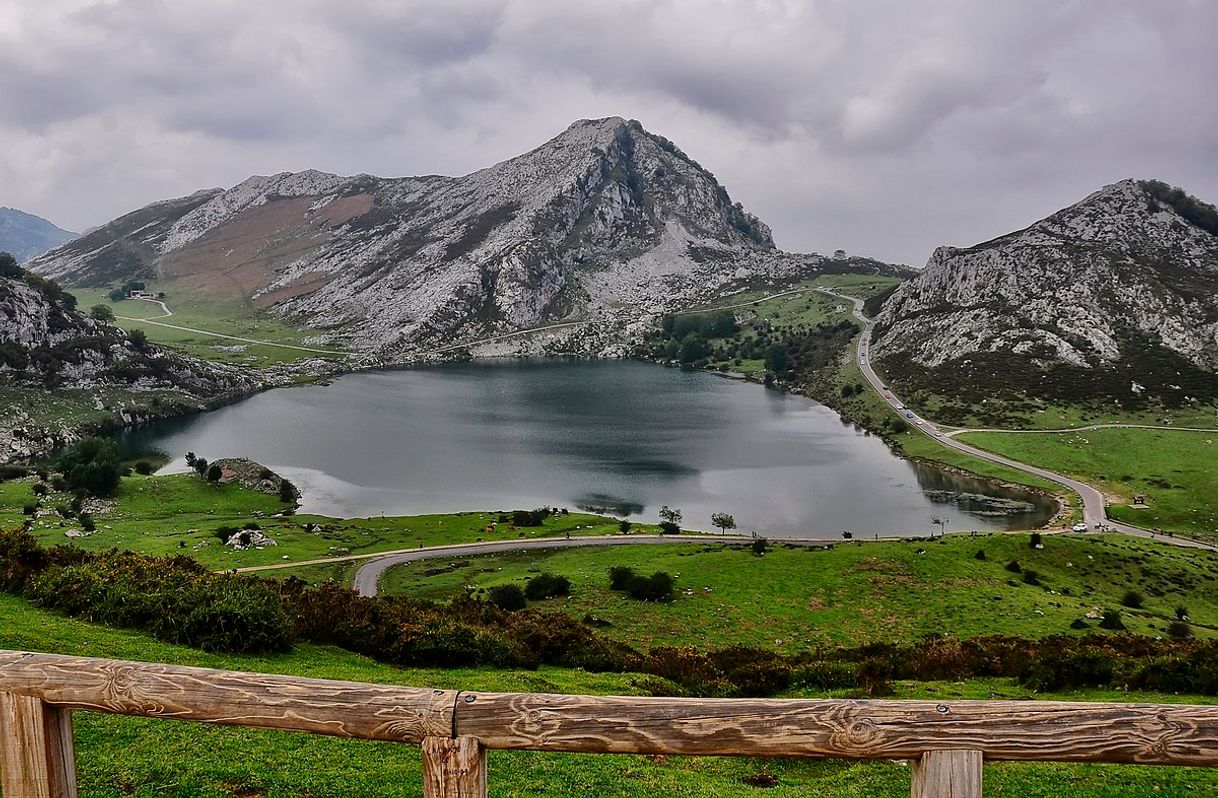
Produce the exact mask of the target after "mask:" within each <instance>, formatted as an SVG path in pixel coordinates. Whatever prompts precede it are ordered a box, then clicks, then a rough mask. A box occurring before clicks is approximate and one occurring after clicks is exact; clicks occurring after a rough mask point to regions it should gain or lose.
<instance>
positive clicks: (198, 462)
mask: <svg viewBox="0 0 1218 798" xmlns="http://www.w3.org/2000/svg"><path fill="white" fill-rule="evenodd" d="M194 468H195V471H197V472H198V474H199V476H203V475H204V474H206V473H207V458H206V457H196V458H195V466H194Z"/></svg>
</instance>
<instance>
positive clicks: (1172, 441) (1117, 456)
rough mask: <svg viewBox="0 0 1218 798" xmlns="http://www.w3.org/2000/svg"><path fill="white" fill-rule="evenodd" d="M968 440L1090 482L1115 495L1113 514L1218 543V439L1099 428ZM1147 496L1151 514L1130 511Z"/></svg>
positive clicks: (981, 436) (990, 435) (970, 437)
mask: <svg viewBox="0 0 1218 798" xmlns="http://www.w3.org/2000/svg"><path fill="white" fill-rule="evenodd" d="M959 437H960V438H961V439H962V440H964V441H966V442H968V443H971V444H973V445H974V446H978V447H980V448H983V449H988V450H990V451H993V452H997V453H999V454H1002V455H1005V456H1007V457H1013V458H1015V459H1017V460H1020V461H1022V462H1026V463H1032V464H1035V465H1039V466H1043V467H1045V468H1051V469H1053V470H1056V471H1058V472H1059V473H1063V474H1068V475H1070V476H1074V477H1077V478H1079V479H1083V480H1086V481H1088V482H1091V483H1092V484H1095V485H1096V486H1097V487H1100V488H1101V489H1102V490H1103V491H1104V492H1105V493H1107V494H1109V495H1110V496H1111V499H1110V501H1111V502H1112V504H1111V506H1110V508H1109V514H1110V515H1111V516H1112V517H1113V518H1115V519H1116V520H1118V521H1126V522H1128V523H1131V524H1135V525H1137V526H1141V527H1147V528H1150V529H1169V530H1172V531H1176V532H1184V533H1187V534H1191V535H1196V536H1198V537H1204V538H1207V539H1209V540H1218V433H1208V432H1185V431H1182V430H1142V429H1098V430H1088V431H1086V432H1064V433H1045V434H1007V433H1000V432H977V433H965V434H963V435H961V436H959ZM1135 495H1143V496H1145V497H1146V501H1147V505H1148V506H1147V507H1146V508H1145V509H1137V508H1133V507H1131V506H1129V505H1130V502H1132V500H1133V497H1134V496H1135Z"/></svg>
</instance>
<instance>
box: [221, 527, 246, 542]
mask: <svg viewBox="0 0 1218 798" xmlns="http://www.w3.org/2000/svg"><path fill="white" fill-rule="evenodd" d="M240 531H241V530H240V529H237V527H235V526H221V527H217V528H216V532H215V534H216V537H218V538H220V542H221V543H228V539H229V538H231V537H232V536H233V535H235V534H237V533H238V532H240Z"/></svg>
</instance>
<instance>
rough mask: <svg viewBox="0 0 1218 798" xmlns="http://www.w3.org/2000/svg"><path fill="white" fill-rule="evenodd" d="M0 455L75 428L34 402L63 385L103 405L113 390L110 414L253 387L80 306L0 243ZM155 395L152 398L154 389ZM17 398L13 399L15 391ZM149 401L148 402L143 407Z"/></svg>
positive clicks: (157, 409)
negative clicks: (48, 420) (48, 418)
mask: <svg viewBox="0 0 1218 798" xmlns="http://www.w3.org/2000/svg"><path fill="white" fill-rule="evenodd" d="M0 385H3V386H4V387H5V388H6V389H16V390H15V391H13V392H6V393H4V394H3V395H0V400H10V401H11V403H10V404H9V405H8V406H5V405H4V404H3V401H0V463H3V462H5V461H6V460H8V459H10V458H13V457H25V456H30V455H34V454H40V453H45V452H46V451H47V450H49V449H52V448H54V447H55V446H56V445H58V444H61V443H63V442H64V440H67V439H70V438H71V437H75V436H77V435H78V433H79V430H76V429H73V428H72V427H71V426H70V425H69V424H68V423H67V422H66V421H65V422H63V423H62V424H59V425H58V426H56V427H55V429H53V430H48V428H47V426H46V424H45V422H44V421H40V420H38V419H37V418H35V417H36V416H39V415H42V414H40V413H39V412H37V410H35V411H34V412H33V413H31V408H37V406H38V405H39V404H40V403H43V402H44V401H45V400H46V398H48V397H52V396H53V397H54V398H55V399H56V401H66V399H65V393H64V392H65V391H84V392H88V394H89V395H90V396H91V397H92V401H93V402H94V404H95V407H96V408H97V409H99V410H100V409H101V404H100V403H101V396H102V389H105V391H104V393H105V395H106V396H107V397H108V401H115V397H116V396H123V397H126V399H120V400H118V401H120V402H121V407H122V408H125V409H124V410H120V411H119V412H118V413H117V415H118V416H119V417H120V418H121V420H122V421H125V422H130V421H132V420H134V417H135V416H136V415H138V416H139V417H144V418H147V417H154V416H156V415H163V414H165V413H168V412H172V411H173V408H172V405H173V404H174V403H178V404H181V405H185V406H187V407H191V408H194V409H198V408H199V407H200V406H201V405H203V404H206V403H210V402H213V401H216V400H217V399H221V398H224V397H225V396H231V395H235V394H240V393H245V392H248V391H252V390H254V389H256V388H257V387H260V386H259V384H258V382H257V381H256V380H255V379H254V378H252V377H250V376H248V375H246V374H245V373H244V372H243V371H241V370H239V369H236V368H233V367H228V366H222V365H217V364H213V363H208V362H204V361H201V360H198V359H196V358H192V357H187V356H185V355H181V354H178V353H176V352H172V351H168V350H163V349H160V348H158V347H155V346H153V345H151V344H149V343H147V342H146V341H144V340H143V339H142V338H140V337H139V336H138V335H129V334H128V333H126V332H124V331H123V330H121V329H119V328H118V327H115V326H113V325H111V324H108V323H106V322H103V321H98V320H97V319H93V318H91V317H89V316H86V315H84V314H82V313H81V312H79V311H78V310H77V309H76V299H75V297H73V296H72V295H71V294H68V293H67V292H65V291H64V290H63V289H62V288H60V287H59V286H58V285H57V284H56V283H54V282H52V281H50V280H46V279H44V278H42V277H39V276H37V275H34V274H29V273H25V272H23V271H22V270H21V268H20V267H19V266H17V262H16V260H15V259H14V258H13V257H12V256H10V255H8V254H7V253H3V252H0ZM154 397H155V398H154ZM14 399H16V400H18V401H12V400H14ZM150 406H152V407H154V409H153V410H151V411H150V410H149V407H150Z"/></svg>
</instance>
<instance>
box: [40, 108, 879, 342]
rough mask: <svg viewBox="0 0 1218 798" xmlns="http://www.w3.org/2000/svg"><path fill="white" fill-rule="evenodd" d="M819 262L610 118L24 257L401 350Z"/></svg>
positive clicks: (212, 199) (213, 207)
mask: <svg viewBox="0 0 1218 798" xmlns="http://www.w3.org/2000/svg"><path fill="white" fill-rule="evenodd" d="M826 262H827V259H825V258H823V257H822V256H819V255H788V254H786V253H782V252H779V251H778V250H776V249H775V248H774V243H773V239H772V238H771V235H770V230H769V228H768V227H766V225H765V224H763V223H762V222H761V221H759V220H758V219H757V218H756V217H754V216H752V215H751V214H749V213H747V212H746V211H745V210H744V209H743V208H742V207H741V206H740V204H739V203H733V202H732V201H731V199H730V197H729V196H728V194H727V192H726V191H725V190H724V188H723V187H722V186H721V185H719V183H718V182H717V181H716V180H715V178H714V176H713V175H712V174H710V173H709V172H708V171H706V170H705V169H703V168H702V167H701V166H700V165H699V164H698V163H697V162H696V161H693V160H692V159H691V158H689V156H687V155H686V154H685V153H683V152H682V151H681V150H680V149H678V148H677V147H676V145H674V144H673V143H672V142H670V141H668V140H667V139H665V138H663V137H661V136H658V135H655V134H652V133H649V132H647V131H646V130H644V129H643V127H642V126H641V125H640V124H639V123H638V122H634V121H626V120H624V119H620V118H617V117H610V118H607V119H595V120H581V121H578V122H576V123H574V124H573V125H571V126H570V127H569V128H568V129H567V130H566V131H564V132H563V133H562V134H560V135H559V136H557V137H555V138H554V139H552V140H550V141H548V142H546V143H545V144H543V145H542V146H540V147H538V148H537V149H535V150H533V151H531V152H528V153H525V154H524V155H520V156H518V157H516V158H512V159H511V160H508V161H505V162H503V163H500V164H497V165H495V166H492V167H490V168H488V169H483V170H481V171H478V172H474V173H473V174H469V175H466V176H464V177H440V176H424V177H408V178H394V179H383V178H376V177H371V176H369V175H357V176H355V177H338V176H335V175H330V174H324V173H321V172H316V171H307V172H301V173H299V174H288V173H284V174H279V175H273V176H270V177H251V178H249V179H248V180H246V181H245V182H243V183H241V184H240V185H238V186H235V187H233V188H231V189H228V190H219V189H212V190H208V191H202V192H199V193H197V194H194V195H192V196H190V197H185V198H181V199H176V200H168V201H165V202H162V203H157V204H155V205H150V206H148V207H147V208H143V209H141V210H138V211H136V212H134V213H132V214H128V215H127V216H124V217H122V218H120V219H117V220H115V221H113V222H111V223H110V224H108V225H106V226H104V227H102V228H100V229H98V230H96V231H94V232H92V233H90V234H89V235H86V236H84V237H82V238H80V239H77V240H76V241H73V242H70V243H69V244H66V245H65V246H62V247H60V248H59V249H57V250H54V251H52V252H50V253H47V254H46V255H44V256H42V257H40V258H38V259H36V260H35V261H34V262H33V263H32V268H34V269H35V270H37V271H38V272H40V273H42V274H46V275H49V276H52V277H55V278H57V279H60V280H62V281H64V282H65V283H67V284H69V285H88V286H100V285H108V284H113V283H114V282H116V281H122V280H126V279H128V278H133V277H142V278H160V279H166V280H174V281H176V284H177V286H179V288H178V290H183V289H184V290H187V291H191V292H202V293H211V294H225V293H229V294H233V295H240V296H243V297H248V298H252V299H253V301H254V302H255V303H257V304H259V305H261V306H264V307H267V308H271V309H272V310H273V311H274V312H277V313H280V314H283V315H285V316H288V317H290V318H291V319H293V320H296V321H299V322H303V323H305V324H307V325H309V326H311V327H314V328H318V329H324V330H327V331H328V332H327V335H326V339H327V340H329V341H332V342H335V343H339V344H342V345H345V346H347V347H350V348H352V349H356V350H362V351H365V352H369V353H375V354H377V355H379V356H382V357H385V358H387V359H394V358H395V357H398V356H407V355H409V354H411V353H416V352H420V351H425V350H427V349H429V348H435V347H436V346H440V345H445V344H452V343H454V342H460V341H463V340H474V339H477V338H480V337H487V336H491V335H495V334H500V333H505V332H510V331H514V330H519V329H525V328H532V327H538V326H545V325H546V324H548V323H553V322H560V321H563V320H568V319H572V318H594V319H598V320H600V321H601V322H602V323H603V324H605V325H607V326H609V327H612V328H620V326H621V325H622V324H625V323H627V322H629V321H630V320H631V319H633V318H636V317H637V316H638V315H639V313H640V312H642V313H653V312H663V311H665V310H668V309H674V308H678V307H686V306H688V305H689V304H691V303H694V302H699V301H704V300H706V299H709V298H712V297H713V296H715V295H716V292H721V291H722V290H724V289H725V288H727V287H731V286H738V285H743V284H746V283H748V282H750V281H754V280H759V279H764V280H776V279H777V280H781V279H794V278H797V277H802V276H808V275H812V274H815V273H817V272H818V271H820V270H821V269H822V268H823V266H824V264H825V263H826ZM867 264H868V268H867V270H881V271H887V273H894V270H893V269H892V267H888V266H887V265H886V264H878V263H876V262H867ZM623 308H630V309H631V310H632V312H631V313H625V314H623V313H622V312H621V310H622V309H623Z"/></svg>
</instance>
